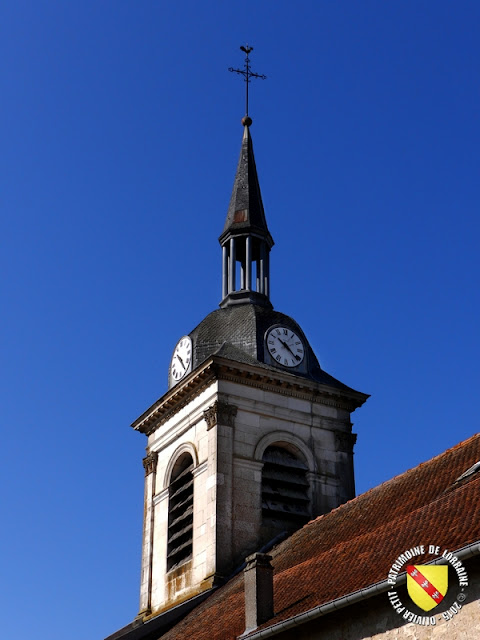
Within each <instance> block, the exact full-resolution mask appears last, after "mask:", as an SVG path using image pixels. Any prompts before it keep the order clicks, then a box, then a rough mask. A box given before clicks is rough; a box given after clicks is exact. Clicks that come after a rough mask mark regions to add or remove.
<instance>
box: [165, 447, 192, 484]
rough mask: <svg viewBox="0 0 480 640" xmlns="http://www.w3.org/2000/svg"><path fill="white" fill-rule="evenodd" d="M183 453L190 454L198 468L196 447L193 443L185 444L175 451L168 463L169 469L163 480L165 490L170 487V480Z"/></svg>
mask: <svg viewBox="0 0 480 640" xmlns="http://www.w3.org/2000/svg"><path fill="white" fill-rule="evenodd" d="M183 453H188V454H189V455H190V456H191V458H192V461H193V467H194V468H195V467H198V452H197V448H196V447H195V445H194V444H193V442H183V443H182V444H181V445H180V446H179V447H177V448H176V449H175V451H174V452H173V454H172V455H171V456H170V460H169V461H168V464H167V468H166V470H165V477H164V479H163V488H164V489H166V488H167V487H168V486H169V485H170V478H171V476H172V471H173V467H174V466H175V464H176V462H177V460H178V459H179V458H180V456H181V455H182V454H183Z"/></svg>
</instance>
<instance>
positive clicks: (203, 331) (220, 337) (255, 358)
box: [189, 304, 348, 389]
mask: <svg viewBox="0 0 480 640" xmlns="http://www.w3.org/2000/svg"><path fill="white" fill-rule="evenodd" d="M273 325H281V326H282V327H286V328H287V329H291V330H292V331H294V332H295V333H296V334H297V335H298V336H299V337H300V338H301V339H302V340H303V342H304V346H305V358H304V359H303V362H302V363H301V364H300V365H299V366H298V367H295V368H286V367H283V366H281V365H278V364H275V365H274V364H273V363H272V359H271V358H269V356H268V352H267V351H266V349H265V333H266V331H267V329H269V328H270V327H272V326H273ZM189 335H190V338H191V339H192V369H196V368H197V367H198V366H199V365H200V364H201V363H202V362H204V361H205V360H206V359H207V358H209V357H210V356H212V355H219V356H223V357H225V358H228V359H230V360H234V361H237V362H243V363H246V364H253V365H257V366H258V365H261V366H263V367H268V368H269V369H272V370H277V371H278V370H283V371H284V372H287V373H290V374H293V375H297V376H302V377H304V378H305V377H306V378H310V379H312V380H315V381H317V382H321V383H323V384H328V385H330V386H335V387H337V388H343V389H347V388H348V387H346V385H344V384H343V383H341V382H340V381H338V380H336V379H335V378H333V377H332V376H330V375H329V374H328V373H326V372H325V371H323V370H322V369H321V367H320V364H319V362H318V360H317V357H316V356H315V354H314V352H313V349H312V348H311V346H310V343H309V342H308V340H307V338H306V336H305V334H304V332H303V331H302V329H301V328H300V326H299V325H298V324H297V323H296V322H295V320H293V318H291V317H290V316H287V315H285V314H284V313H280V312H279V311H275V310H274V309H269V308H266V307H264V306H261V305H256V304H242V305H235V306H232V307H227V308H225V309H217V310H216V311H212V313H210V314H209V315H208V316H207V317H206V318H205V319H204V320H202V322H200V324H199V325H198V326H197V327H196V328H195V329H194V330H193V331H192V332H191V333H190V334H189Z"/></svg>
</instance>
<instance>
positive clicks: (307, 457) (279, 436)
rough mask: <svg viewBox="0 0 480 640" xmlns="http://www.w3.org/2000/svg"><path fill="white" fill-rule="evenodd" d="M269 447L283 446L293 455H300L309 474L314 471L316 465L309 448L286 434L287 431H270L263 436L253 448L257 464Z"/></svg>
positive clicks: (290, 434)
mask: <svg viewBox="0 0 480 640" xmlns="http://www.w3.org/2000/svg"><path fill="white" fill-rule="evenodd" d="M271 445H277V446H284V447H285V448H286V449H287V450H290V451H291V452H292V453H293V454H294V455H298V454H299V453H300V455H301V456H302V457H303V461H304V462H305V464H306V465H307V467H308V470H309V471H310V472H314V471H316V463H315V458H314V455H313V453H312V452H311V451H310V449H309V447H307V445H306V444H305V443H304V442H303V440H301V439H300V438H299V437H298V436H295V435H293V434H292V433H288V431H272V433H268V434H267V435H265V436H263V438H261V439H260V440H259V441H258V442H257V446H256V447H255V452H254V458H255V460H258V462H262V459H263V454H264V453H265V450H266V449H267V447H270V446H271Z"/></svg>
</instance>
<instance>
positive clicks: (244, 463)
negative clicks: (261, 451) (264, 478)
mask: <svg viewBox="0 0 480 640" xmlns="http://www.w3.org/2000/svg"><path fill="white" fill-rule="evenodd" d="M233 464H234V465H235V466H236V467H243V468H244V469H252V470H253V471H261V470H262V469H263V462H262V461H259V460H251V459H249V458H239V457H238V456H234V458H233Z"/></svg>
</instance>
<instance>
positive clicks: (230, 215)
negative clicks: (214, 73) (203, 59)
mask: <svg viewBox="0 0 480 640" xmlns="http://www.w3.org/2000/svg"><path fill="white" fill-rule="evenodd" d="M251 123H252V120H251V118H248V117H245V118H243V119H242V124H243V125H244V131H243V140H242V148H241V150H240V158H239V160H238V166H237V173H236V175H235V182H234V184H233V190H232V197H231V198H230V205H229V207H228V212H227V219H226V220H225V226H224V228H223V232H222V235H221V236H220V238H219V240H220V244H222V240H223V238H224V236H225V234H228V233H229V232H230V233H235V232H239V231H241V232H243V233H245V232H247V231H252V232H254V233H255V234H256V235H259V236H261V237H263V238H264V239H265V240H266V241H267V244H268V246H269V248H271V247H272V246H273V238H272V236H271V235H270V232H269V230H268V227H267V221H266V219H265V211H264V209H263V202H262V194H261V192H260V184H259V182H258V175H257V168H256V165H255V156H254V154H253V144H252V136H251V133H250V125H251Z"/></svg>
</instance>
